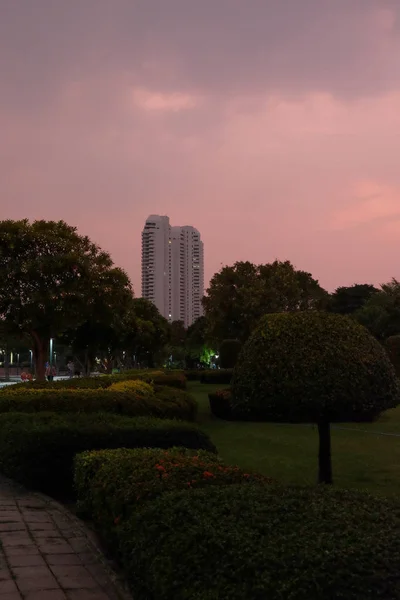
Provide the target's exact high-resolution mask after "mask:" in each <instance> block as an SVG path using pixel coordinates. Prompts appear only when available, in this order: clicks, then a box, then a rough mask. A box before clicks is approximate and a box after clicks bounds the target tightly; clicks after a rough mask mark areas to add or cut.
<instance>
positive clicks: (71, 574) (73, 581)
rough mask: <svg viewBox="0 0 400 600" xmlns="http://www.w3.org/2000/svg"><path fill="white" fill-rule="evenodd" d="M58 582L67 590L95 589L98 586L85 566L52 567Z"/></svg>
mask: <svg viewBox="0 0 400 600" xmlns="http://www.w3.org/2000/svg"><path fill="white" fill-rule="evenodd" d="M51 570H52V571H53V573H54V575H55V576H56V578H57V581H58V582H59V583H60V584H61V587H63V588H64V589H66V590H70V589H81V588H82V589H93V588H97V587H98V584H97V582H96V581H95V580H94V579H93V577H92V576H91V575H90V573H89V572H88V571H87V569H85V567H83V566H77V565H58V566H53V567H51Z"/></svg>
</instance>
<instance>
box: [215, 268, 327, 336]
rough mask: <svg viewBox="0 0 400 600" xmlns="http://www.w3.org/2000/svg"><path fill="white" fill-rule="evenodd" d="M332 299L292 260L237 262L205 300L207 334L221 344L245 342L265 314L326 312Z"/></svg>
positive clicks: (218, 279)
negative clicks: (321, 310) (254, 262)
mask: <svg viewBox="0 0 400 600" xmlns="http://www.w3.org/2000/svg"><path fill="white" fill-rule="evenodd" d="M328 299H329V295H328V293H327V292H326V291H325V290H324V289H323V288H322V287H321V286H320V285H319V283H318V281H317V280H315V279H313V277H312V275H311V274H310V273H306V272H305V271H299V270H296V269H295V268H294V267H293V265H292V264H291V263H290V262H289V261H285V262H280V261H277V260H276V261H275V262H273V263H271V264H264V265H254V264H252V263H250V262H236V263H235V264H234V265H233V266H230V267H223V268H222V269H221V270H220V271H219V272H218V273H216V274H215V275H214V277H213V278H212V279H211V282H210V287H209V288H208V290H207V295H206V296H205V298H204V300H203V304H204V308H205V313H206V319H207V333H208V336H209V337H210V339H212V340H213V341H215V342H217V343H218V344H219V343H221V342H222V341H223V340H224V339H238V340H240V341H241V342H243V341H245V340H246V339H247V338H248V337H249V335H250V333H251V332H252V330H253V329H254V327H255V326H256V324H257V323H258V321H259V319H260V318H261V317H262V316H263V315H264V314H266V313H278V312H292V311H300V310H316V309H322V308H325V307H326V306H327V303H328Z"/></svg>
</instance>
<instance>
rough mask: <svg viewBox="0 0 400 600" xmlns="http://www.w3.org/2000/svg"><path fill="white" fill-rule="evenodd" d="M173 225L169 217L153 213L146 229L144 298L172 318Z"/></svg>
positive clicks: (144, 233) (144, 232)
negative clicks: (171, 232) (171, 233)
mask: <svg viewBox="0 0 400 600" xmlns="http://www.w3.org/2000/svg"><path fill="white" fill-rule="evenodd" d="M170 230H171V227H170V224H169V218H168V217H161V216H159V215H150V216H149V217H148V219H147V220H146V223H145V225H144V228H143V231H142V297H143V298H147V300H151V302H153V304H155V305H156V307H157V308H158V310H159V311H160V313H161V314H162V315H163V316H164V317H166V318H167V319H168V318H169V307H170V304H171V302H170V270H171V269H170V264H171V258H170V257H171V252H170V243H169V241H170Z"/></svg>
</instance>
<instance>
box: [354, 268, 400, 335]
mask: <svg viewBox="0 0 400 600" xmlns="http://www.w3.org/2000/svg"><path fill="white" fill-rule="evenodd" d="M354 317H355V318H356V319H357V321H358V322H359V323H361V324H362V325H364V326H365V327H367V329H368V330H369V331H370V332H371V333H372V335H374V336H375V337H376V338H377V339H378V340H380V341H382V342H383V341H384V340H386V339H387V338H388V337H391V336H393V335H397V334H400V282H399V281H397V280H396V279H392V281H391V282H389V283H386V284H383V285H382V286H381V289H380V290H379V292H377V293H376V294H373V295H372V296H371V297H370V299H369V300H368V301H367V302H366V303H365V304H364V306H363V308H362V309H360V310H359V311H357V312H355V313H354Z"/></svg>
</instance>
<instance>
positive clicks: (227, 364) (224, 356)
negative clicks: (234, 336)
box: [219, 340, 242, 369]
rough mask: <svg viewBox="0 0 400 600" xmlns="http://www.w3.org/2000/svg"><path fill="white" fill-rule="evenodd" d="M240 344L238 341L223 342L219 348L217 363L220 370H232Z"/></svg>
mask: <svg viewBox="0 0 400 600" xmlns="http://www.w3.org/2000/svg"><path fill="white" fill-rule="evenodd" d="M241 347H242V344H241V343H240V342H239V340H224V341H223V342H222V344H221V346H220V348H219V362H220V365H221V368H222V369H233V367H234V366H235V365H236V363H237V360H238V356H239V352H240V350H241Z"/></svg>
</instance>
